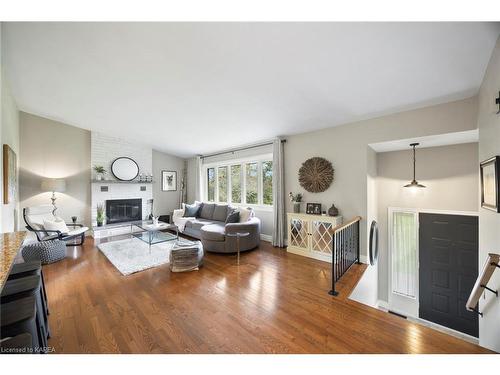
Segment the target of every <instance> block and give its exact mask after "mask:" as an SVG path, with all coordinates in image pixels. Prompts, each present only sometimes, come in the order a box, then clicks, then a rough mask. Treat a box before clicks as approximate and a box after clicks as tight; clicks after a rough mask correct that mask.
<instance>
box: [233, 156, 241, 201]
mask: <svg viewBox="0 0 500 375" xmlns="http://www.w3.org/2000/svg"><path fill="white" fill-rule="evenodd" d="M231 202H233V203H241V165H231Z"/></svg>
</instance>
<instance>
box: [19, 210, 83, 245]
mask: <svg viewBox="0 0 500 375" xmlns="http://www.w3.org/2000/svg"><path fill="white" fill-rule="evenodd" d="M53 210H54V207H53V206H51V205H41V206H34V207H25V208H23V218H24V222H25V223H26V229H28V230H29V231H30V232H34V233H35V235H36V238H37V239H38V241H48V240H56V239H59V240H62V241H68V240H72V239H75V238H80V242H79V243H76V244H73V243H71V244H68V246H74V245H76V246H80V245H83V243H84V241H85V232H86V231H88V230H89V228H88V227H85V226H83V225H82V224H73V223H64V222H62V221H61V222H62V223H64V224H65V225H63V226H64V228H66V229H67V231H66V230H65V229H63V230H53V229H47V228H45V226H44V223H45V222H46V221H52V222H54V221H56V220H57V219H58V218H57V217H56V216H54V214H53V213H52V211H53ZM68 227H71V228H73V229H69V228H68Z"/></svg>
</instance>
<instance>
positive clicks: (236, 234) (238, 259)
mask: <svg viewBox="0 0 500 375" xmlns="http://www.w3.org/2000/svg"><path fill="white" fill-rule="evenodd" d="M249 235H250V233H249V232H236V233H226V236H228V237H235V238H236V251H237V254H238V255H237V264H238V266H239V265H240V238H242V237H247V236H249Z"/></svg>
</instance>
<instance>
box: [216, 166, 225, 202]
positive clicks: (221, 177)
mask: <svg viewBox="0 0 500 375" xmlns="http://www.w3.org/2000/svg"><path fill="white" fill-rule="evenodd" d="M218 172H219V173H218V182H219V202H227V167H219V171H218Z"/></svg>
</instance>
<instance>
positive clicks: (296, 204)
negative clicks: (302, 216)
mask: <svg viewBox="0 0 500 375" xmlns="http://www.w3.org/2000/svg"><path fill="white" fill-rule="evenodd" d="M293 212H294V213H296V214H298V213H300V202H293Z"/></svg>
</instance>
